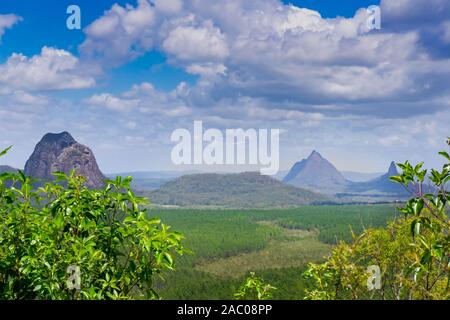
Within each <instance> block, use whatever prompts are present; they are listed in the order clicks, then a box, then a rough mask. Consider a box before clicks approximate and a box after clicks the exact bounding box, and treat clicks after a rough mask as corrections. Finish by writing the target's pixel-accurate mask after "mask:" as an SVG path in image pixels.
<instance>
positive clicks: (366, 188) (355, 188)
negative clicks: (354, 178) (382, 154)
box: [348, 161, 408, 196]
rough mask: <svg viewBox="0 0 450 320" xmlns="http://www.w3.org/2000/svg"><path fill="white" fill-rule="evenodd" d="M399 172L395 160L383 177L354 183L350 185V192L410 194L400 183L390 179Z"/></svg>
mask: <svg viewBox="0 0 450 320" xmlns="http://www.w3.org/2000/svg"><path fill="white" fill-rule="evenodd" d="M398 175H399V172H398V170H397V167H396V165H395V162H393V161H392V162H391V164H390V166H389V169H388V172H387V173H386V174H384V175H382V176H381V177H378V178H375V179H372V180H370V181H367V182H360V183H352V184H351V185H350V186H349V190H348V191H350V192H365V193H368V192H371V193H377V192H381V193H390V194H395V195H399V196H402V195H405V196H406V195H408V193H407V192H406V190H405V189H404V188H403V187H402V186H401V185H400V184H398V183H395V182H393V181H391V180H390V177H392V176H398Z"/></svg>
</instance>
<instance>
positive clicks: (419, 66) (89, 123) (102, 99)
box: [0, 0, 450, 172]
mask: <svg viewBox="0 0 450 320" xmlns="http://www.w3.org/2000/svg"><path fill="white" fill-rule="evenodd" d="M71 4H77V5H79V6H80V8H81V13H82V29H81V30H68V29H67V28H66V25H65V23H66V19H67V14H66V8H67V6H68V5H71ZM370 5H380V7H381V13H382V15H381V21H382V28H381V30H368V29H367V23H366V21H367V19H368V16H367V15H368V13H367V11H366V10H365V8H367V7H368V6H370ZM449 9H450V5H449V4H448V1H444V0H431V1H425V0H418V1H406V0H405V1H400V2H399V1H395V0H382V1H381V3H380V1H375V0H374V1H366V0H359V1H356V0H355V1H353V0H346V1H339V2H338V1H331V0H330V1H325V0H302V1H284V2H281V1H278V0H259V1H254V2H248V1H245V0H230V1H223V2H222V1H207V0H200V1H190V0H164V1H162V0H155V1H153V2H150V1H149V0H139V1H89V0H79V1H75V0H73V1H65V0H64V1H52V0H43V1H17V0H16V1H13V0H2V1H1V3H0V41H1V43H0V148H1V147H4V146H7V145H9V144H13V145H14V151H13V152H12V153H11V154H10V155H8V157H7V158H5V159H4V160H2V161H3V162H8V164H11V165H14V166H16V167H23V165H24V163H25V161H26V159H27V157H28V156H29V154H30V153H31V151H32V149H33V146H34V144H35V143H36V142H37V141H38V140H39V139H40V137H41V136H42V135H43V134H45V133H46V132H57V131H65V130H67V131H70V132H71V133H72V134H73V135H74V137H75V138H76V139H77V140H79V141H80V142H82V143H85V144H87V145H89V146H90V147H91V148H92V149H93V150H94V153H95V154H96V156H97V159H98V162H99V164H100V167H101V168H102V170H103V171H105V172H119V171H133V170H172V169H177V170H179V169H181V168H178V167H174V166H173V165H172V164H171V163H170V150H171V147H172V144H171V142H170V133H171V132H172V131H173V130H174V129H176V128H180V127H181V128H184V127H186V128H189V127H192V123H193V121H194V120H203V122H204V123H205V125H206V126H208V127H214V128H219V129H226V128H236V127H243V128H280V129H281V130H282V131H283V135H282V140H281V152H282V153H281V164H282V168H283V169H287V168H289V167H290V166H291V165H292V164H293V163H294V162H295V161H297V160H299V159H301V158H303V157H305V156H307V155H308V154H309V153H310V152H311V151H312V150H313V149H315V150H318V151H320V152H321V153H322V154H323V155H324V156H325V157H327V158H328V159H330V160H331V161H332V162H333V163H335V164H336V166H337V167H338V168H339V169H342V170H356V171H366V172H374V171H375V172H378V171H383V170H385V169H387V167H388V165H389V163H390V161H391V160H396V161H403V160H405V159H411V160H412V161H419V160H426V161H427V163H429V164H430V165H436V164H438V163H439V161H437V160H435V159H436V158H437V157H436V156H435V155H434V154H436V152H437V151H438V150H440V149H441V148H443V146H444V143H443V142H444V141H445V137H446V135H447V132H446V131H448V130H447V129H446V127H445V124H444V125H443V123H445V121H446V120H450V110H449V109H450V107H449V101H450V93H449V89H448V88H446V86H445V85H444V84H445V83H448V81H449V80H450V64H449V59H450V10H449ZM190 169H192V168H190ZM200 169H201V168H200ZM243 169H246V168H226V170H243Z"/></svg>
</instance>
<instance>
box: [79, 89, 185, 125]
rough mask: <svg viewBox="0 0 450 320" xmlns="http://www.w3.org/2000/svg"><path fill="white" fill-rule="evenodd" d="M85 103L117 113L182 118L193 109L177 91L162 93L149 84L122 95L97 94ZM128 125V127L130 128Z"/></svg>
mask: <svg viewBox="0 0 450 320" xmlns="http://www.w3.org/2000/svg"><path fill="white" fill-rule="evenodd" d="M83 102H84V103H85V104H87V105H90V106H95V107H102V108H106V109H109V110H112V111H116V112H135V113H140V114H146V115H159V116H166V117H181V116H185V115H188V114H190V113H191V109H190V108H189V107H187V106H186V105H185V103H184V102H183V101H182V100H181V99H180V98H179V96H178V94H177V93H176V90H175V91H174V92H171V93H166V92H161V91H158V90H156V89H155V88H154V87H153V85H152V84H151V83H148V82H143V83H141V84H137V85H133V86H132V88H131V89H130V90H128V91H126V92H123V93H120V94H111V93H102V94H95V95H93V96H91V97H89V98H87V99H85V100H84V101H83ZM133 123H134V122H133ZM128 124H129V123H128ZM128 124H127V127H128V128H130V126H129V125H128ZM130 129H132V128H130Z"/></svg>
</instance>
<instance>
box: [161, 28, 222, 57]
mask: <svg viewBox="0 0 450 320" xmlns="http://www.w3.org/2000/svg"><path fill="white" fill-rule="evenodd" d="M162 48H163V49H164V51H165V52H167V53H168V54H169V55H171V56H173V57H175V58H176V59H177V60H181V61H202V62H214V61H223V60H224V59H226V58H227V57H228V55H229V50H228V45H227V42H226V39H225V36H224V35H223V34H222V33H221V31H220V30H219V29H218V28H216V27H214V26H213V23H212V22H211V21H205V22H204V23H203V24H202V26H200V27H193V26H179V27H176V28H175V29H173V30H172V31H170V32H169V34H168V36H167V38H166V39H165V40H164V42H163V44H162Z"/></svg>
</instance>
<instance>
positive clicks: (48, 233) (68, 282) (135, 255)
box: [0, 150, 183, 299]
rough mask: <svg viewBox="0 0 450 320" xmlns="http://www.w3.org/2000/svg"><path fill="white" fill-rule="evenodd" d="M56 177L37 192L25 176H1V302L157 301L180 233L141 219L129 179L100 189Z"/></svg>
mask: <svg viewBox="0 0 450 320" xmlns="http://www.w3.org/2000/svg"><path fill="white" fill-rule="evenodd" d="M6 151H7V150H5V151H3V152H1V153H0V156H1V155H4V154H5V153H6ZM55 177H56V180H55V181H54V182H50V183H47V184H46V185H45V186H44V187H39V188H37V187H35V186H34V185H35V183H34V181H32V180H31V179H30V178H29V177H26V176H25V175H24V174H23V173H22V172H19V173H18V174H15V173H3V174H1V175H0V299H139V298H146V299H154V298H158V294H157V292H155V291H154V290H153V288H152V284H153V279H154V276H155V275H157V274H159V273H160V272H161V271H162V270H165V269H174V267H175V264H174V259H173V258H174V254H175V253H178V254H182V253H183V246H182V239H183V236H182V235H181V234H180V233H177V232H172V231H170V230H169V227H167V226H165V225H164V224H162V223H161V222H160V220H159V219H157V218H153V219H148V218H146V210H145V209H141V206H142V205H143V204H146V200H145V199H144V198H139V197H135V195H134V193H133V191H132V190H131V188H130V182H131V178H130V177H128V178H125V179H122V178H121V177H117V178H116V179H115V180H114V181H106V185H105V187H104V189H102V190H90V189H88V188H87V187H85V185H84V182H85V180H84V178H82V177H79V176H76V175H75V173H74V172H72V173H71V174H70V175H66V174H64V173H55Z"/></svg>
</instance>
